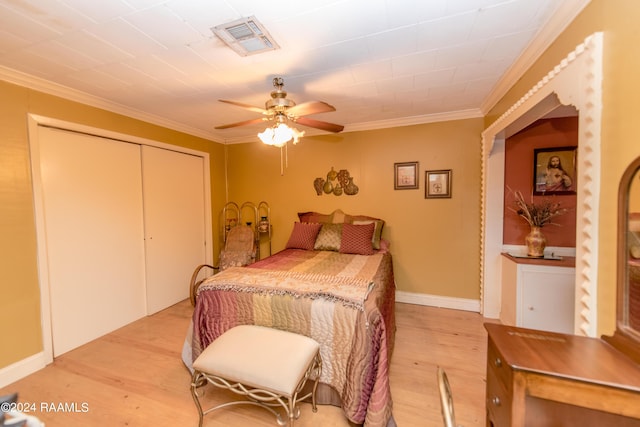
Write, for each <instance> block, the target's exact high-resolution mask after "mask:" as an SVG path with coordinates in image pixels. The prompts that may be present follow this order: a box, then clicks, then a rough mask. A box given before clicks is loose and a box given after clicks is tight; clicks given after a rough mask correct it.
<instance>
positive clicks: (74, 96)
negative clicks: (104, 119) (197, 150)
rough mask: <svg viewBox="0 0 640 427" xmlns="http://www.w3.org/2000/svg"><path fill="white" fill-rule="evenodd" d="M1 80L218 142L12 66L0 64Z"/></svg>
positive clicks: (199, 131) (184, 127)
mask: <svg viewBox="0 0 640 427" xmlns="http://www.w3.org/2000/svg"><path fill="white" fill-rule="evenodd" d="M0 80H4V81H6V82H7V83H12V84H16V85H18V86H23V87H26V88H28V89H33V90H37V91H38V92H43V93H46V94H48V95H53V96H57V97H60V98H63V99H66V100H69V101H74V102H79V103H81V104H84V105H89V106H91V107H95V108H100V109H102V110H106V111H110V112H112V113H116V114H121V115H123V116H126V117H130V118H133V119H137V120H142V121H144V122H147V123H151V124H154V125H157V126H162V127H165V128H168V129H172V130H175V131H178V132H183V133H186V134H189V135H193V136H197V137H200V138H203V139H206V140H209V141H212V142H218V141H216V140H214V139H213V138H212V136H211V134H210V133H207V132H205V131H203V130H202V129H197V128H193V127H190V126H185V125H184V124H182V123H178V122H175V121H173V120H169V119H167V118H164V117H160V116H157V115H154V114H149V113H145V112H144V111H140V110H136V109H134V108H130V107H126V106H124V105H122V104H118V103H115V102H113V101H109V100H106V99H104V98H100V97H98V96H95V95H90V94H88V93H86V92H82V91H79V90H76V89H72V88H70V87H67V86H63V85H60V84H57V83H52V82H50V81H48V80H45V79H41V78H39V77H36V76H32V75H30V74H26V73H22V72H20V71H16V70H13V69H11V68H7V67H3V66H1V65H0Z"/></svg>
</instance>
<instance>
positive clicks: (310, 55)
mask: <svg viewBox="0 0 640 427" xmlns="http://www.w3.org/2000/svg"><path fill="white" fill-rule="evenodd" d="M588 1H589V0H313V1H312V0H278V1H265V0H0V79H3V80H7V81H10V82H13V83H18V84H22V85H26V86H29V87H33V88H35V89H38V90H43V91H45V92H48V93H52V94H56V95H61V96H65V97H67V98H70V99H74V100H78V101H81V102H85V103H87V104H90V105H94V106H99V107H101V108H106V109H109V110H111V111H116V112H119V113H124V114H127V115H129V116H133V117H136V118H141V119H143V120H147V121H150V122H153V123H158V124H161V125H163V126H167V127H170V128H173V129H177V130H181V131H185V132H188V133H191V134H194V135H198V136H202V137H204V138H208V139H211V140H214V141H218V142H238V141H248V140H255V135H256V133H257V132H258V131H260V130H262V129H264V127H265V125H264V124H257V125H251V126H245V127H238V128H233V129H227V130H214V126H218V125H222V124H227V123H233V122H238V121H243V120H249V119H254V118H257V117H259V115H258V114H257V113H254V112H251V111H247V110H244V109H242V108H239V107H235V106H233V105H228V104H223V103H220V102H218V101H217V100H218V99H228V100H233V101H238V102H242V103H246V104H251V105H255V106H257V107H263V106H264V102H265V101H267V100H268V99H269V98H270V97H269V93H270V92H271V90H273V86H272V79H273V77H275V76H281V77H283V78H284V82H285V86H284V89H285V90H286V91H287V92H288V93H289V95H288V98H290V99H293V100H295V101H296V102H297V103H302V102H306V101H314V100H321V101H325V102H328V103H329V104H331V105H333V106H335V107H336V109H337V111H335V112H329V113H323V114H317V115H314V116H311V117H312V118H314V119H317V120H322V121H328V122H332V123H338V124H342V125H345V132H346V131H353V130H365V129H376V128H382V127H389V126H398V125H405V124H416V123H426V122H431V121H436V120H441V119H444V118H464V117H478V116H481V115H482V114H483V113H486V112H487V110H488V109H489V108H491V107H492V106H493V104H494V103H495V102H496V101H497V100H498V99H499V96H501V95H502V94H503V93H504V90H505V88H507V87H508V86H509V85H510V84H512V83H513V82H514V81H515V80H516V79H517V78H518V77H520V73H521V71H522V70H523V69H525V67H527V66H528V65H530V63H531V61H533V60H534V59H535V58H536V57H537V55H539V54H540V53H541V52H542V50H543V49H544V48H546V47H547V46H548V44H549V43H550V42H551V41H552V40H553V38H555V36H556V35H557V34H558V33H559V32H560V31H562V30H563V29H564V27H565V26H566V25H567V24H568V23H569V22H570V21H571V20H572V19H573V18H574V17H575V15H576V14H577V13H578V12H579V11H580V10H581V9H582V8H583V7H584V6H585V5H586V4H587V3H588ZM251 15H253V16H255V17H256V18H257V19H258V20H259V21H260V22H261V23H262V24H263V25H264V26H265V27H266V29H267V30H268V31H269V32H270V34H271V35H272V36H273V38H274V39H275V41H276V42H277V43H278V44H279V45H280V47H281V49H279V50H276V51H272V52H267V53H263V54H259V55H254V56H247V57H241V56H239V55H238V54H236V53H235V52H234V51H232V50H231V49H230V48H228V47H226V46H225V45H224V44H223V43H222V41H221V40H220V39H218V38H217V37H216V36H214V35H213V33H212V31H211V28H212V27H214V26H217V25H220V24H224V23H226V22H229V21H233V20H236V19H239V18H242V17H248V16H251ZM298 127H300V128H301V130H303V129H304V130H305V131H307V134H308V135H313V134H318V133H321V132H319V131H315V130H313V129H311V128H304V127H303V126H298Z"/></svg>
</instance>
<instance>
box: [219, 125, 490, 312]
mask: <svg viewBox="0 0 640 427" xmlns="http://www.w3.org/2000/svg"><path fill="white" fill-rule="evenodd" d="M482 124H483V122H482V119H469V120H460V121H451V122H441V123H433V124H425V125H418V126H408V127H399V128H393V129H384V130H377V131H367V132H353V133H342V134H336V135H330V136H322V137H308V138H303V139H302V140H301V142H300V143H299V144H298V145H296V146H292V147H291V148H289V150H288V154H289V156H288V157H289V167H288V168H287V169H286V170H285V174H284V176H280V150H279V149H278V148H274V147H269V146H265V145H264V144H262V143H253V144H237V145H230V146H228V158H229V163H228V165H229V182H228V185H229V193H230V195H231V200H232V201H235V202H236V203H238V204H241V203H243V202H245V201H251V202H253V203H258V202H260V201H262V200H264V201H267V202H268V203H269V205H270V206H271V214H272V221H273V225H274V228H273V229H274V236H273V251H274V252H276V251H278V250H281V249H283V248H284V246H285V244H286V242H287V239H288V238H289V235H290V233H291V230H292V228H293V223H294V221H296V220H297V215H296V214H297V212H300V211H319V212H322V213H330V212H332V211H333V210H334V209H342V210H343V211H344V212H346V213H350V214H364V215H370V216H375V217H378V218H382V219H384V220H385V221H386V225H385V228H384V230H383V237H384V238H385V239H387V240H389V241H390V242H391V252H392V254H393V260H394V268H395V278H396V284H397V287H398V289H399V290H402V291H406V292H415V293H421V294H432V295H441V296H449V297H458V298H469V299H476V300H477V299H479V298H480V294H479V274H480V273H479V251H480V243H479V242H480V240H479V236H480V223H479V221H480V220H479V217H480V210H479V209H480V205H479V200H480V196H479V194H480V148H479V147H480V133H481V131H482ZM409 161H418V162H419V168H420V172H419V180H420V188H419V189H418V190H394V185H393V178H394V163H395V162H409ZM331 167H334V168H335V170H336V171H338V170H340V169H347V170H348V171H349V172H350V174H351V176H353V177H354V182H355V183H356V185H358V187H359V188H360V191H359V193H358V194H357V195H355V196H347V195H344V194H343V195H341V196H334V195H333V194H330V195H326V194H323V195H322V196H318V195H317V194H316V191H315V189H314V186H313V181H314V179H315V178H317V177H321V178H326V175H327V172H329V171H330V170H331ZM433 169H452V170H453V177H452V184H453V188H452V195H453V197H452V198H451V199H425V197H424V182H425V176H424V173H425V170H433Z"/></svg>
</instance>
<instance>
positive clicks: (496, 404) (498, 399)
mask: <svg viewBox="0 0 640 427" xmlns="http://www.w3.org/2000/svg"><path fill="white" fill-rule="evenodd" d="M491 403H493V405H494V406H500V404H501V403H502V402H500V398H499V397H498V396H493V398H492V399H491Z"/></svg>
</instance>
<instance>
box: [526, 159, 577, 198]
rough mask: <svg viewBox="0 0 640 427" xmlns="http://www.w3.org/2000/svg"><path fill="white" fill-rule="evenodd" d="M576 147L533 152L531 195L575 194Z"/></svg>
mask: <svg viewBox="0 0 640 427" xmlns="http://www.w3.org/2000/svg"><path fill="white" fill-rule="evenodd" d="M577 151H578V147H553V148H536V149H534V150H533V194H534V195H535V196H543V195H562V194H576V185H575V183H576V177H577V162H576V157H577Z"/></svg>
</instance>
